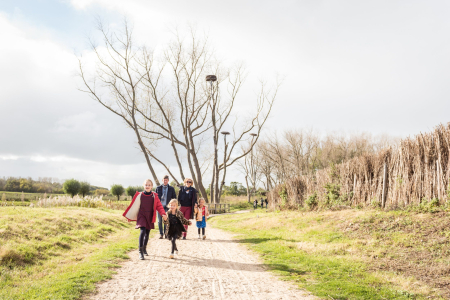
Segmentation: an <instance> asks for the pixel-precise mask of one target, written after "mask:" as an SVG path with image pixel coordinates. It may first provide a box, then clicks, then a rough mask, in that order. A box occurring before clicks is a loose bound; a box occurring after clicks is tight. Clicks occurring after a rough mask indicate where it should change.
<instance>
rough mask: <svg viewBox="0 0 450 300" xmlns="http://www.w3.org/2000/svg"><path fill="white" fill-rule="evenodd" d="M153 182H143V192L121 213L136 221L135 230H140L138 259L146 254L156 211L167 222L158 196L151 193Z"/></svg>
mask: <svg viewBox="0 0 450 300" xmlns="http://www.w3.org/2000/svg"><path fill="white" fill-rule="evenodd" d="M152 188H153V182H152V181H151V180H150V179H147V180H145V182H144V192H142V193H139V192H137V193H136V195H134V197H133V200H132V201H131V204H130V206H128V208H127V210H126V211H125V212H124V213H123V216H124V217H125V218H127V219H128V220H129V221H136V229H138V228H139V229H140V230H141V234H140V235H139V259H144V254H145V255H148V253H147V244H148V237H149V235H150V230H151V229H154V228H155V221H156V211H158V212H159V214H160V215H162V216H163V218H164V220H167V216H166V212H165V211H164V207H163V206H162V204H161V201H160V200H159V198H158V194H156V193H154V192H152Z"/></svg>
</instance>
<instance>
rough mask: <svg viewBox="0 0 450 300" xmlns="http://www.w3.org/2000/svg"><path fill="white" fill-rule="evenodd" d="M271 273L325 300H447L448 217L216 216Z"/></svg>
mask: <svg viewBox="0 0 450 300" xmlns="http://www.w3.org/2000/svg"><path fill="white" fill-rule="evenodd" d="M211 223H212V224H213V225H214V226H216V227H218V228H221V229H225V230H228V231H231V232H235V233H236V234H237V236H236V238H237V239H238V240H240V241H241V242H242V243H244V244H246V245H248V246H249V247H250V248H251V249H253V250H255V251H257V252H258V253H260V254H261V256H262V259H263V261H264V263H265V264H266V265H267V266H268V268H269V269H271V270H273V271H274V272H276V273H278V274H280V275H281V276H282V278H284V279H286V280H291V281H293V282H295V283H296V284H297V285H298V286H299V287H301V288H304V289H307V290H309V291H311V292H312V293H313V294H315V295H317V296H319V297H322V298H324V299H325V298H326V299H449V298H450V245H449V241H448V237H449V236H450V219H449V214H448V213H445V212H440V213H435V214H432V213H416V212H404V211H391V212H382V211H378V210H368V211H367V210H344V211H325V212H278V213H277V212H266V211H265V210H261V209H259V210H257V211H252V212H250V213H244V214H236V215H224V216H216V217H214V218H212V219H211Z"/></svg>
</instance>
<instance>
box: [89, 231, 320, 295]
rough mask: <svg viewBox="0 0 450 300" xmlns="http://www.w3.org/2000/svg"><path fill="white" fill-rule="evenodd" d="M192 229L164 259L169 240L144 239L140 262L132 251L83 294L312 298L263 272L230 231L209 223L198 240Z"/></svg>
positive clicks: (167, 251)
mask: <svg viewBox="0 0 450 300" xmlns="http://www.w3.org/2000/svg"><path fill="white" fill-rule="evenodd" d="M196 229H197V228H195V227H191V228H190V230H189V234H188V239H187V240H178V241H177V246H178V250H179V255H178V257H176V258H175V259H170V258H169V254H170V245H171V244H170V242H169V241H168V240H160V239H158V237H159V235H158V236H156V237H155V238H153V239H151V240H150V241H149V247H148V249H147V251H148V253H149V256H146V259H145V260H144V261H141V260H139V259H138V253H137V251H132V252H131V253H130V257H131V259H130V260H129V261H127V262H126V263H124V264H123V265H122V267H121V268H120V269H119V270H118V273H117V274H116V275H115V276H114V277H113V278H112V279H111V280H109V281H106V282H103V283H101V284H99V285H98V287H97V290H96V292H95V294H92V295H89V296H88V297H86V299H92V300H94V299H95V300H103V299H108V300H109V299H136V300H137V299H163V298H164V299H258V300H260V299H316V298H315V297H314V296H311V295H309V294H308V293H307V292H305V291H303V290H299V289H298V288H296V287H295V286H293V285H292V284H290V283H288V282H284V281H281V280H279V279H277V278H276V277H275V276H274V275H272V274H271V273H270V272H268V271H266V270H265V268H264V266H263V265H262V264H261V263H260V262H259V260H258V258H257V257H256V254H254V253H251V252H249V250H247V249H246V248H245V247H244V246H242V245H240V244H238V243H237V242H236V241H234V240H233V238H232V236H231V235H230V234H228V233H225V232H223V231H221V230H219V229H214V228H211V226H209V227H207V229H206V234H207V239H206V240H199V239H197V237H198V235H197V234H196V232H197V230H196ZM136 242H137V241H136Z"/></svg>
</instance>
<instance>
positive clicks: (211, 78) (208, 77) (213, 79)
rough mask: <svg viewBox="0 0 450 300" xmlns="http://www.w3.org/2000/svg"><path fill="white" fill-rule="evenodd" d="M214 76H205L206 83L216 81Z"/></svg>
mask: <svg viewBox="0 0 450 300" xmlns="http://www.w3.org/2000/svg"><path fill="white" fill-rule="evenodd" d="M216 80H217V77H216V75H206V81H216Z"/></svg>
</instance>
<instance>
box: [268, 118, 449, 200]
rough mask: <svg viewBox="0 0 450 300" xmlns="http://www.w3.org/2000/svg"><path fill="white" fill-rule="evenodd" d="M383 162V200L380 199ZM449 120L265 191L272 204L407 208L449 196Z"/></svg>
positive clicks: (445, 198)
mask: <svg viewBox="0 0 450 300" xmlns="http://www.w3.org/2000/svg"><path fill="white" fill-rule="evenodd" d="M385 166H386V182H385V186H386V188H385V195H386V196H385V203H383V201H382V200H383V197H382V195H383V184H384V167H385ZM449 178H450V123H448V124H447V125H439V126H438V127H436V129H435V130H434V131H433V132H430V133H426V134H420V135H417V136H416V137H414V138H406V139H404V140H402V141H401V144H400V146H399V147H398V149H396V150H395V151H393V150H392V149H386V150H383V151H380V152H379V153H376V154H366V155H362V156H359V157H355V158H353V159H351V160H349V161H347V162H345V163H342V164H338V165H332V166H331V167H329V168H326V169H322V170H319V171H317V172H316V173H315V174H313V175H303V176H298V177H296V178H293V179H289V180H286V182H285V183H284V184H282V185H278V186H277V187H275V188H274V189H273V190H272V191H271V192H270V193H269V199H270V203H271V205H272V207H273V208H275V207H285V208H298V207H299V206H305V205H307V206H310V207H311V208H315V207H321V206H322V207H333V206H334V207H346V206H357V207H368V206H371V207H389V208H397V207H405V206H408V205H411V204H413V205H420V204H421V203H423V202H424V201H427V202H434V203H435V205H444V204H448V202H449V200H450V186H449Z"/></svg>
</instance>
